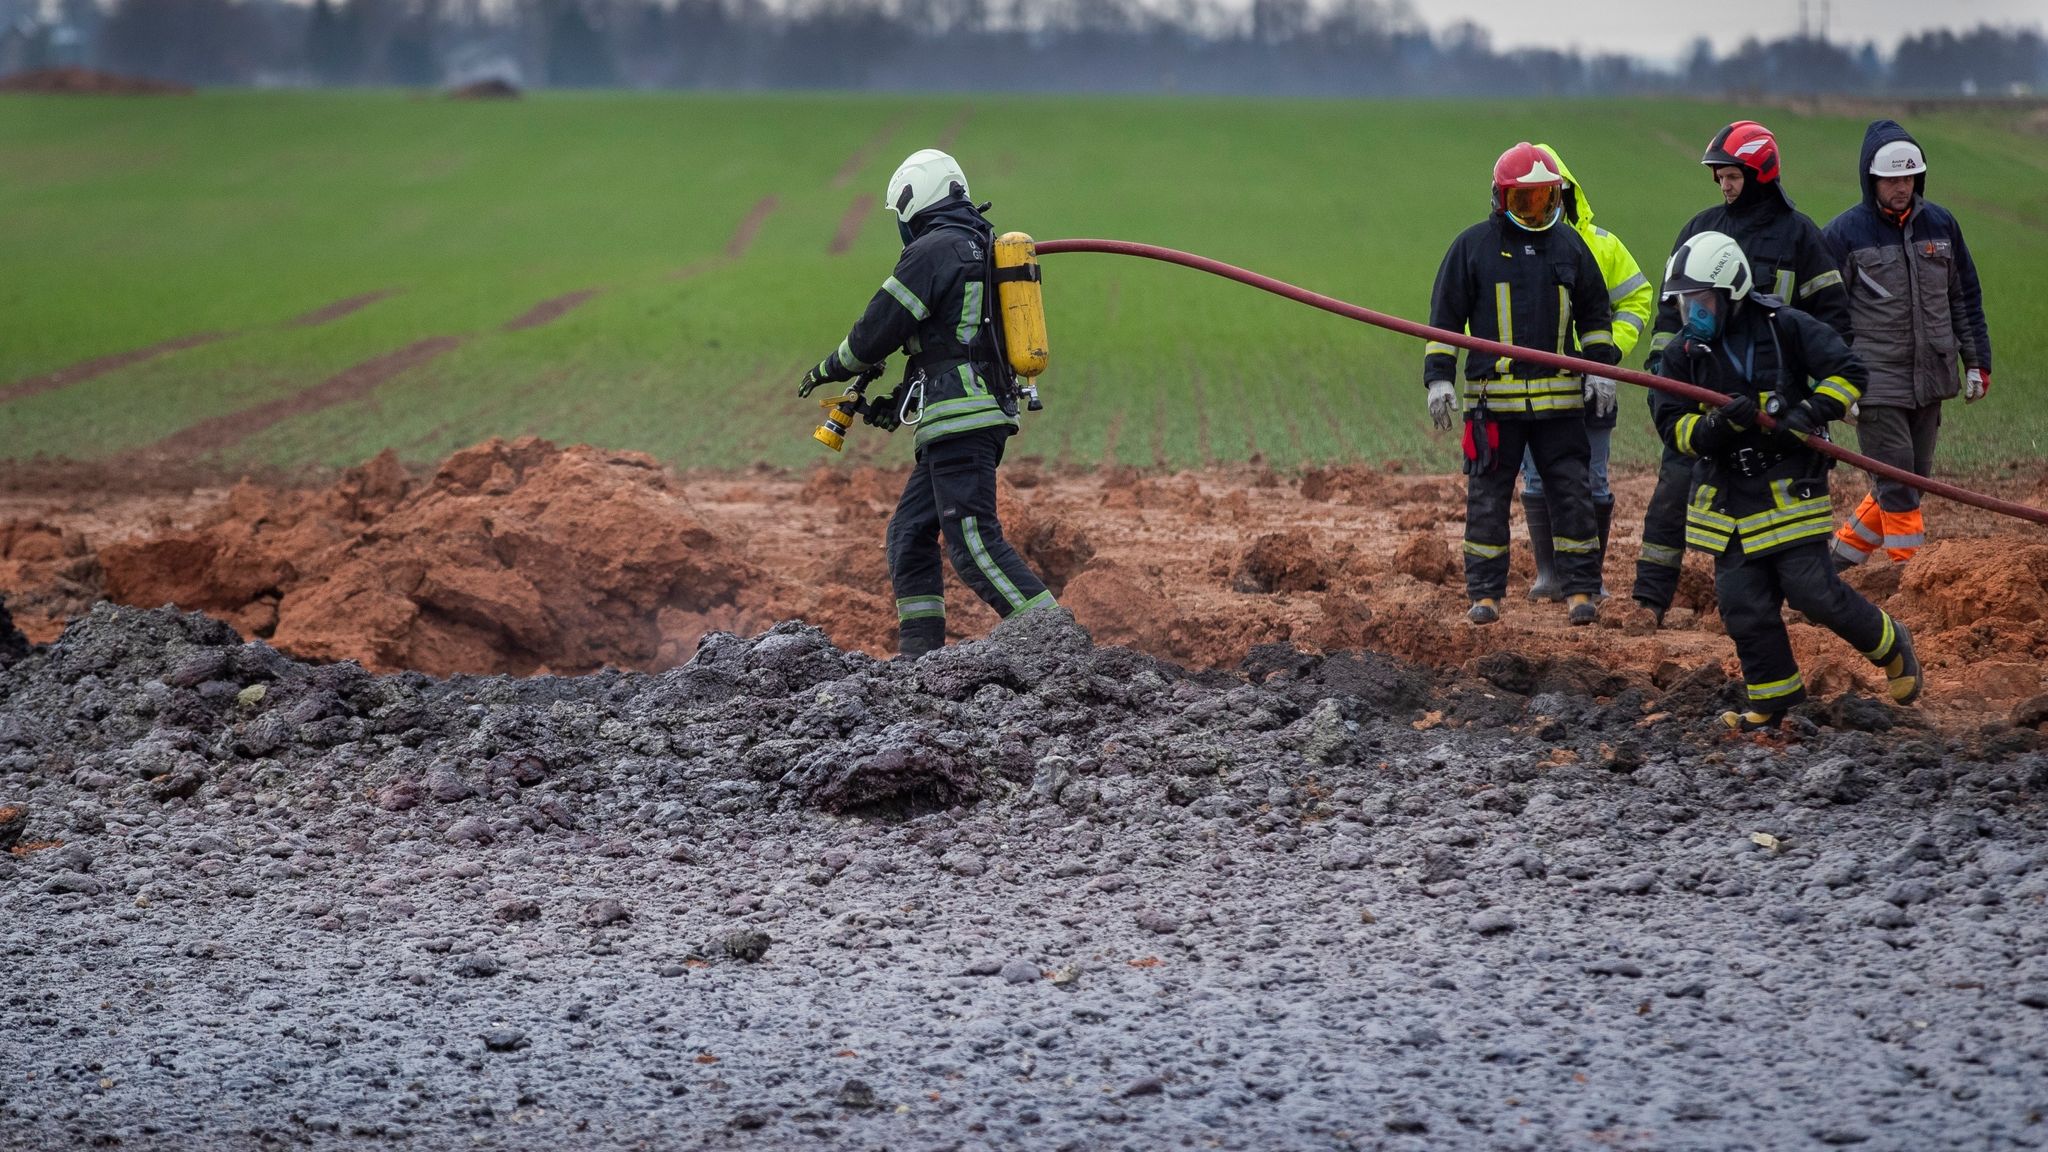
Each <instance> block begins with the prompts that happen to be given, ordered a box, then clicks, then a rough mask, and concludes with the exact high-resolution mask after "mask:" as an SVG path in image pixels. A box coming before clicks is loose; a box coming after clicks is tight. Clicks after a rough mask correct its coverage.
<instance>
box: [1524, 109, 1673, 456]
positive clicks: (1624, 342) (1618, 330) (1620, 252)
mask: <svg viewBox="0 0 2048 1152" xmlns="http://www.w3.org/2000/svg"><path fill="white" fill-rule="evenodd" d="M1536 147H1537V148H1539V149H1542V150H1543V152H1545V153H1546V154H1548V155H1549V157H1550V158H1551V159H1552V160H1553V161H1555V162H1556V163H1557V174H1558V175H1560V176H1562V177H1564V182H1565V196H1564V213H1565V217H1566V218H1567V219H1569V220H1570V221H1571V222H1572V227H1573V228H1575V229H1577V230H1578V233H1579V239H1581V240H1584V241H1585V242H1586V247H1587V248H1589V249H1591V250H1592V252H1593V262H1594V263H1596V264H1598V265H1599V266H1600V279H1601V281H1602V282H1603V283H1605V284H1606V285H1607V302H1608V303H1609V304H1610V305H1612V306H1613V307H1614V328H1613V332H1614V348H1615V352H1616V353H1617V354H1618V359H1616V361H1615V363H1617V364H1619V363H1620V362H1621V361H1622V360H1626V359H1628V354H1629V353H1630V352H1633V351H1634V350H1635V346H1636V342H1637V341H1639V340H1641V339H1642V338H1643V332H1644V331H1645V330H1646V329H1647V328H1649V326H1650V316H1651V314H1652V313H1654V312H1655V311H1656V310H1657V300H1656V295H1655V294H1654V293H1652V292H1651V291H1650V280H1649V277H1647V276H1644V275H1643V266H1642V265H1640V264H1638V263H1636V258H1635V257H1634V256H1633V255H1630V253H1629V250H1628V245H1626V244H1623V243H1622V242H1621V237H1619V236H1616V235H1615V234H1614V233H1612V232H1609V231H1608V230H1607V229H1605V228H1602V227H1600V226H1599V225H1597V224H1595V223H1593V201H1592V200H1591V199H1589V198H1587V196H1586V186H1585V185H1583V184H1581V183H1579V181H1578V178H1577V177H1575V176H1573V175H1572V170H1571V169H1570V168H1567V167H1565V163H1564V157H1562V156H1559V155H1558V154H1557V149H1555V148H1552V147H1551V146H1550V145H1548V144H1538V145H1537V146H1536ZM1620 409H1621V406H1620V405H1618V404H1617V405H1615V411H1613V412H1609V413H1608V414H1607V415H1605V416H1600V415H1596V414H1594V413H1593V412H1592V411H1590V410H1588V411H1587V413H1586V425H1587V426H1588V427H1591V428H1612V427H1614V423H1615V420H1616V418H1617V417H1618V416H1619V415H1620Z"/></svg>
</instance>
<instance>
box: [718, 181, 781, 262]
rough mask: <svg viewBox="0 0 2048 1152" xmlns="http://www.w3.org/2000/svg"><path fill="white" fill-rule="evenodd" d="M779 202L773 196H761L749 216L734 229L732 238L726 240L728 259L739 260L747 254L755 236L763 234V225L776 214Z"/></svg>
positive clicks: (726, 256) (726, 255)
mask: <svg viewBox="0 0 2048 1152" xmlns="http://www.w3.org/2000/svg"><path fill="white" fill-rule="evenodd" d="M777 203H778V201H777V200H776V199H775V197H773V196H763V197H761V199H760V200H759V202H757V203H756V204H755V205H754V209H753V211H751V212H748V213H747V218H746V219H744V220H742V221H740V224H739V227H737V228H734V229H733V230H732V238H731V239H729V240H727V241H726V242H725V258H726V259H727V260H739V259H742V258H744V257H745V256H746V254H747V249H749V248H752V247H753V246H754V237H756V236H758V235H760V234H761V226H762V225H763V224H766V223H767V222H768V217H770V216H773V215H774V214H775V206H776V204H777Z"/></svg>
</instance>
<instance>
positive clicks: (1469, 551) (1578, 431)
mask: <svg viewBox="0 0 2048 1152" xmlns="http://www.w3.org/2000/svg"><path fill="white" fill-rule="evenodd" d="M1493 427H1495V428H1498V429H1500V448H1499V449H1498V450H1497V451H1496V452H1495V453H1494V456H1493V459H1494V466H1493V468H1492V469H1491V470H1489V471H1486V472H1481V473H1479V474H1478V475H1473V476H1467V477H1465V595H1466V596H1467V597H1468V598H1469V599H1472V600H1486V599H1493V600H1499V599H1501V598H1502V597H1504V596H1506V595H1507V591H1508V511H1509V507H1510V506H1511V505H1512V504H1513V503H1514V499H1515V476H1516V474H1517V472H1518V471H1519V469H1518V468H1517V467H1516V465H1517V463H1519V462H1520V461H1521V459H1522V456H1523V453H1525V452H1526V453H1527V454H1528V455H1529V457H1530V458H1531V459H1532V460H1534V461H1535V464H1536V474H1537V475H1538V476H1540V477H1541V478H1542V480H1543V494H1544V496H1545V498H1546V500H1547V501H1548V503H1549V505H1550V530H1551V538H1552V539H1553V540H1554V541H1555V542H1556V548H1557V578H1558V582H1559V583H1560V584H1562V585H1563V587H1564V594H1565V595H1567V596H1572V595H1576V594H1578V593H1581V592H1583V593H1585V594H1587V595H1589V596H1596V595H1598V594H1599V592H1600V529H1599V524H1598V521H1597V519H1596V517H1595V515H1594V512H1593V492H1592V489H1591V488H1590V487H1589V486H1588V480H1587V467H1588V463H1589V461H1590V459H1591V457H1592V446H1591V442H1590V441H1588V440H1587V438H1586V421H1585V419H1584V418H1583V417H1581V416H1580V415H1579V413H1577V412H1567V413H1564V414H1562V415H1559V416H1554V417H1550V418H1547V419H1541V420H1497V421H1495V422H1494V424H1493Z"/></svg>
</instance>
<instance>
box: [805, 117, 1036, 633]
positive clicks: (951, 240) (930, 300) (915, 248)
mask: <svg viewBox="0 0 2048 1152" xmlns="http://www.w3.org/2000/svg"><path fill="white" fill-rule="evenodd" d="M882 207H883V208H884V209H886V210H887V211H889V212H892V213H894V214H895V216H896V227H897V230H898V232H899V233H900V234H901V235H902V237H903V255H902V256H901V257H900V258H899V259H898V260H897V261H896V269H895V272H894V273H893V274H892V275H891V276H890V277H889V278H888V279H887V280H884V281H883V282H882V286H881V288H879V289H878V290H876V292H875V294H874V296H873V297H872V298H871V299H870V300H869V301H868V306H867V310H866V311H865V312H863V313H861V318H860V320H859V322H858V323H856V324H855V325H854V326H853V330H852V331H851V332H850V333H848V334H847V337H846V339H844V340H841V341H840V342H839V347H838V348H837V349H836V350H834V351H833V352H832V353H831V354H830V355H828V356H826V357H825V359H823V360H822V361H820V362H819V363H818V366H817V367H815V368H812V369H811V370H810V371H809V372H807V373H805V374H804V379H803V383H802V384H801V385H800V386H799V387H798V390H797V394H798V395H800V396H808V395H809V394H810V393H811V391H812V390H813V389H815V388H817V387H818V386H819V385H820V384H826V383H831V382H835V381H844V380H851V379H853V378H855V377H856V376H860V375H862V374H863V373H866V372H868V371H869V370H870V369H873V368H878V367H879V366H880V364H881V363H882V361H883V360H884V359H886V358H887V357H888V356H889V355H890V354H891V353H894V352H896V351H898V350H902V351H904V352H905V353H906V354H907V355H908V356H909V365H908V367H907V368H906V370H905V372H904V377H903V383H902V384H901V385H899V386H898V388H897V390H896V392H895V393H894V394H893V395H889V396H882V397H877V398H875V399H873V400H870V401H868V402H867V403H866V404H865V405H864V412H865V415H866V417H867V421H868V423H870V424H873V425H875V426H876V427H878V428H881V429H883V430H884V431H888V430H891V429H894V428H896V427H898V426H900V425H914V426H915V427H916V429H917V436H916V450H917V465H916V467H914V468H912V469H911V471H910V480H909V482H908V483H907V484H905V485H904V488H903V495H902V497H901V498H900V499H898V501H897V503H896V514H895V515H894V516H891V517H890V518H889V536H888V541H889V578H890V582H891V583H892V584H893V585H894V586H895V593H896V628H897V651H898V653H899V654H900V655H903V656H908V657H911V658H916V657H918V656H922V655H924V654H925V653H927V652H930V651H932V650H933V649H936V648H939V647H942V646H943V645H944V644H945V642H946V595H945V568H944V562H943V559H942V556H941V552H940V540H941V539H943V540H944V542H945V552H946V554H949V555H950V556H951V557H952V560H953V570H954V571H955V572H957V573H959V575H960V578H961V579H962V580H964V581H965V582H966V583H967V586H968V587H970V588H972V589H974V592H975V594H976V595H977V596H980V597H981V599H982V601H983V602H984V603H986V604H987V605H988V606H989V607H991V608H993V609H995V610H996V613H997V614H998V615H1001V616H1004V617H1008V616H1011V615H1014V614H1016V613H1018V612H1028V611H1030V610H1032V609H1034V608H1041V607H1045V606H1047V605H1049V604H1051V603H1053V597H1052V593H1051V592H1048V591H1047V590H1046V587H1045V583H1044V581H1042V580H1040V579H1039V578H1038V576H1037V575H1036V574H1034V573H1033V572H1032V571H1031V568H1030V566H1029V565H1027V564H1025V563H1024V558H1023V557H1021V556H1019V555H1018V554H1017V551H1016V549H1015V548H1012V547H1011V546H1010V544H1009V542H1008V541H1006V540H1005V539H1003V527H1002V524H1001V523H1000V522H999V521H998V520H997V519H996V466H997V465H999V464H1000V463H1002V459H1003V445H1004V442H1005V441H1007V440H1008V439H1009V437H1010V435H1011V434H1012V433H1014V432H1015V431H1016V430H1017V389H1016V383H1015V381H1014V380H1013V379H1012V377H1011V374H1010V370H1009V367H1008V364H1007V363H1006V361H1005V359H1004V357H1003V355H1002V354H1001V352H1000V351H999V349H998V346H997V344H996V335H995V331H996V329H995V326H996V324H998V323H999V322H1000V321H999V320H998V319H997V317H996V315H995V312H994V308H995V292H994V291H993V275H994V273H993V268H992V265H991V263H990V252H991V246H992V244H993V242H994V239H995V234H994V229H993V228H991V227H990V226H989V222H988V220H987V219H986V218H985V217H983V216H982V211H983V210H984V209H985V208H986V207H987V205H983V206H982V207H981V208H977V207H975V205H974V202H973V201H972V200H970V199H969V198H968V192H967V176H966V174H965V173H964V172H962V171H961V170H960V165H959V163H958V162H957V161H955V160H954V159H953V158H952V157H951V156H948V155H946V154H945V153H944V152H941V151H939V150H938V149H936V148H926V149H923V150H921V151H918V152H913V153H911V155H910V157H909V158H908V159H906V160H904V161H903V163H902V165H901V166H900V167H898V168H897V169H896V172H895V174H894V175H892V176H890V177H889V186H888V188H887V189H886V190H885V191H884V193H883V197H882Z"/></svg>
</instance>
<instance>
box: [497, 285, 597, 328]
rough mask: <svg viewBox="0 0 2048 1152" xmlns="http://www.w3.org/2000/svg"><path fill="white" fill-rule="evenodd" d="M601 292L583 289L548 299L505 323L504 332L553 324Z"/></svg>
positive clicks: (595, 289)
mask: <svg viewBox="0 0 2048 1152" xmlns="http://www.w3.org/2000/svg"><path fill="white" fill-rule="evenodd" d="M602 291H604V289H602V288H583V289H579V290H578V291H575V292H565V293H563V294H562V295H560V296H554V297H550V298H549V299H546V300H543V301H541V302H540V303H538V304H535V305H534V306H533V307H531V308H528V309H527V310H526V311H524V312H522V313H520V314H519V315H517V316H515V317H513V318H512V319H510V320H507V321H505V331H507V332H524V331H526V330H527V329H528V328H540V327H544V326H546V325H549V324H553V323H554V322H555V321H557V320H560V319H561V318H562V317H564V316H566V315H568V314H569V313H570V312H572V311H574V310H575V309H576V308H577V307H579V306H580V305H582V304H583V302H584V301H586V300H589V299H590V298H591V297H592V296H595V295H597V294H598V293H599V292H602Z"/></svg>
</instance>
